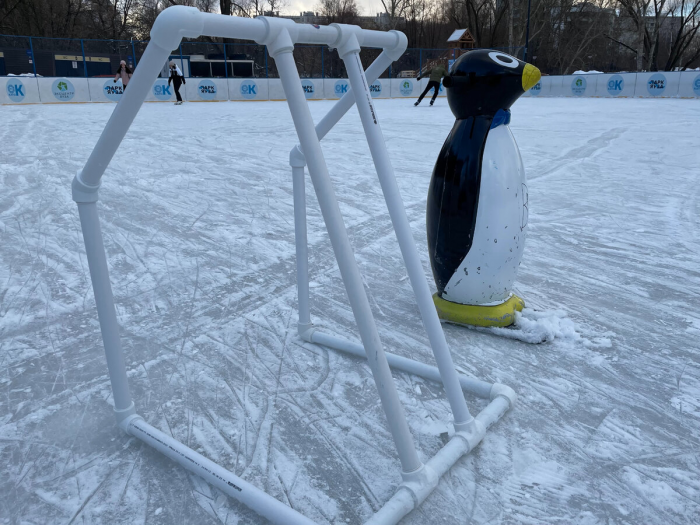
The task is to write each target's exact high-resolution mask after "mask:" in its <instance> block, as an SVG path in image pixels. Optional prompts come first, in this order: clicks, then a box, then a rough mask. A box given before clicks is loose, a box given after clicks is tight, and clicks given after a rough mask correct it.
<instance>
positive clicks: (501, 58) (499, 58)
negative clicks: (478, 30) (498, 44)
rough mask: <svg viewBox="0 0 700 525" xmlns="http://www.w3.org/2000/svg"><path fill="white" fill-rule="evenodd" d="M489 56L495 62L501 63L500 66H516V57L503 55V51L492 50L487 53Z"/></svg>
mask: <svg viewBox="0 0 700 525" xmlns="http://www.w3.org/2000/svg"><path fill="white" fill-rule="evenodd" d="M489 58H490V59H491V60H493V61H494V62H496V63H497V64H501V65H502V66H505V67H510V68H516V67H518V59H517V58H513V57H512V56H509V55H504V54H503V53H497V52H496V51H492V52H491V53H489Z"/></svg>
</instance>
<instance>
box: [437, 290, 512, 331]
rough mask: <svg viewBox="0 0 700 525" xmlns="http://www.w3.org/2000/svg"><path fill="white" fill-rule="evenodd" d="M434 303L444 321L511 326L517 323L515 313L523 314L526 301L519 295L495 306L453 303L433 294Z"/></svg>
mask: <svg viewBox="0 0 700 525" xmlns="http://www.w3.org/2000/svg"><path fill="white" fill-rule="evenodd" d="M433 302H434V303H435V308H436V309H437V312H438V317H439V318H440V319H442V320H443V321H447V322H448V323H455V324H466V325H471V326H510V325H512V324H513V323H514V322H515V311H516V310H517V311H518V312H521V311H522V309H523V308H524V307H525V301H523V300H522V299H521V298H520V297H518V296H517V295H511V296H510V299H508V300H507V301H506V302H504V303H501V304H497V305H495V306H478V305H469V304H458V303H452V302H450V301H446V300H445V299H443V298H441V297H438V294H433Z"/></svg>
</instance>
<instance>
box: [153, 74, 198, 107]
mask: <svg viewBox="0 0 700 525" xmlns="http://www.w3.org/2000/svg"><path fill="white" fill-rule="evenodd" d="M187 84H189V82H188V83H187ZM187 84H185V85H184V86H180V96H181V97H182V100H187V96H186V95H187V90H186V89H185V88H186V87H187ZM176 100H177V97H175V88H174V87H173V84H172V82H171V83H170V85H168V79H167V78H157V79H156V81H155V82H154V83H153V86H152V87H151V90H150V91H149V92H148V95H147V96H146V101H147V102H175V101H176Z"/></svg>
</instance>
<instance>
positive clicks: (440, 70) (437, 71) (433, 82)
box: [413, 62, 448, 106]
mask: <svg viewBox="0 0 700 525" xmlns="http://www.w3.org/2000/svg"><path fill="white" fill-rule="evenodd" d="M425 74H426V75H429V78H430V80H429V81H428V85H427V86H426V87H425V91H423V93H421V94H420V97H418V100H417V101H416V103H415V104H413V105H414V106H417V105H418V104H420V101H421V100H423V97H424V96H425V95H426V94H427V93H428V91H430V90H431V89H434V90H435V93H433V98H432V99H431V100H430V105H431V106H432V105H433V102H435V99H436V98H437V96H438V93H439V92H440V82H441V81H442V77H446V76H447V75H448V73H447V69H445V66H444V65H443V64H442V63H441V62H439V63H438V65H436V66H434V67H432V68H430V69H429V70H428V71H427V72H426V73H425ZM420 79H421V77H418V80H420Z"/></svg>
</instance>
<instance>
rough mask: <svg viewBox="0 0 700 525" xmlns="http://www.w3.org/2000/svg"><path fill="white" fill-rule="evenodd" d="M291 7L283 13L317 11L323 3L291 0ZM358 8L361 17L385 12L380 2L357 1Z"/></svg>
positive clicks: (378, 0)
mask: <svg viewBox="0 0 700 525" xmlns="http://www.w3.org/2000/svg"><path fill="white" fill-rule="evenodd" d="M288 3H289V6H288V7H286V8H284V9H283V10H282V12H283V13H286V14H290V15H298V14H299V13H301V12H302V11H316V10H317V7H318V5H319V4H320V3H321V2H319V1H318V0H289V1H288ZM357 7H358V8H359V9H360V14H361V15H376V14H377V13H381V12H382V11H384V8H383V7H382V3H381V1H380V0H357Z"/></svg>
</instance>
